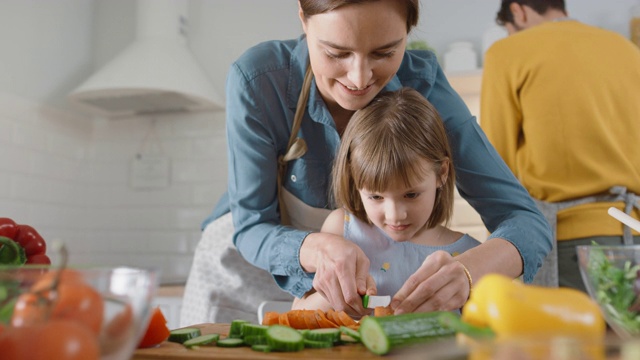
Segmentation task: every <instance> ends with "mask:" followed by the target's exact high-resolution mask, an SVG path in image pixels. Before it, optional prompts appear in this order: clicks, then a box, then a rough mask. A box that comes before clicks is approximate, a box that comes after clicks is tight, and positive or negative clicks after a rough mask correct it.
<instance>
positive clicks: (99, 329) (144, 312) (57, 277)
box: [0, 266, 159, 360]
mask: <svg viewBox="0 0 640 360" xmlns="http://www.w3.org/2000/svg"><path fill="white" fill-rule="evenodd" d="M158 275H159V274H158V273H157V271H155V270H149V269H138V268H130V267H116V268H72V269H64V270H62V271H59V270H58V269H53V268H51V267H44V266H24V267H0V348H2V353H3V356H4V355H7V356H9V357H10V358H22V355H24V354H28V356H32V357H33V358H43V359H44V358H51V359H53V358H55V359H86V360H90V359H101V360H121V359H122V360H125V359H130V358H131V356H132V354H133V352H134V351H135V349H136V347H137V345H138V342H139V339H140V338H141V337H142V335H143V332H144V331H145V330H146V327H147V323H148V321H149V315H150V313H151V304H152V300H153V298H154V296H155V292H156V290H157V288H158V278H159V276H158ZM36 353H37V354H36ZM9 354H13V355H9ZM40 354H41V355H42V357H38V356H39V355H40Z"/></svg>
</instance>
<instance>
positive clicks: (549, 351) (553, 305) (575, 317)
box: [461, 274, 606, 360]
mask: <svg viewBox="0 0 640 360" xmlns="http://www.w3.org/2000/svg"><path fill="white" fill-rule="evenodd" d="M461 320H462V321H463V322H464V323H467V324H470V325H473V326H476V327H479V328H489V329H491V330H492V331H493V332H494V333H495V338H494V339H493V340H491V341H486V339H485V340H484V341H479V342H478V341H474V340H473V339H471V338H468V337H464V336H463V339H461V341H462V342H463V343H465V344H466V345H468V346H469V347H470V348H471V352H470V359H472V360H485V359H511V358H518V359H549V358H562V359H578V358H579V359H594V360H595V359H604V358H605V353H604V345H603V344H604V339H605V335H606V323H605V320H604V318H603V316H602V313H601V312H600V309H599V308H598V305H597V304H596V303H595V302H594V301H593V300H592V299H591V298H590V297H589V296H588V295H587V294H585V293H583V292H581V291H578V290H574V289H570V288H549V287H542V286H534V285H525V284H523V283H522V282H519V281H514V280H512V279H510V278H508V277H506V276H503V275H498V274H488V275H485V276H484V277H483V278H482V279H481V280H480V281H479V282H478V284H477V286H476V287H474V289H473V292H472V293H471V297H470V298H469V301H468V302H467V303H466V304H465V306H464V308H463V309H462V317H461ZM511 353H514V354H518V356H516V357H514V356H511V355H514V354H511ZM558 354H564V355H563V356H560V357H559V355H558Z"/></svg>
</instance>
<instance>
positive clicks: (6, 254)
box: [0, 236, 27, 266]
mask: <svg viewBox="0 0 640 360" xmlns="http://www.w3.org/2000/svg"><path fill="white" fill-rule="evenodd" d="M0 245H2V247H0V265H13V266H15V265H24V264H25V263H26V262H27V255H26V253H25V252H24V248H22V246H20V244H18V243H17V242H15V241H13V240H11V239H9V238H8V237H5V236H0Z"/></svg>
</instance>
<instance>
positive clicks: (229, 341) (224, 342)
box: [216, 338, 244, 348]
mask: <svg viewBox="0 0 640 360" xmlns="http://www.w3.org/2000/svg"><path fill="white" fill-rule="evenodd" d="M216 345H218V346H219V347H225V348H230V347H240V346H243V345H244V341H243V340H242V339H239V338H226V339H220V340H218V342H217V343H216Z"/></svg>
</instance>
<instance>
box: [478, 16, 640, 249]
mask: <svg viewBox="0 0 640 360" xmlns="http://www.w3.org/2000/svg"><path fill="white" fill-rule="evenodd" d="M481 95H482V97H481V106H480V123H481V126H482V128H483V130H484V131H485V132H486V134H487V136H488V138H489V140H490V141H491V142H492V143H493V145H494V146H495V147H496V149H497V150H498V152H499V153H500V155H501V156H502V158H503V159H504V160H505V161H506V163H507V165H509V167H510V168H511V170H512V171H513V172H514V173H515V174H516V176H517V177H518V179H519V180H520V181H521V182H522V184H523V185H524V186H525V188H526V189H527V190H528V191H529V193H530V194H531V195H532V196H533V197H534V198H537V199H540V200H543V201H548V202H559V201H566V200H570V199H576V198H581V197H585V196H590V195H596V194H603V193H606V192H607V191H608V189H609V188H610V187H612V186H614V185H620V186H626V187H627V188H628V191H630V192H633V193H636V194H640V49H638V48H637V47H636V46H634V45H633V44H632V43H631V42H630V41H628V40H627V39H625V38H624V37H622V36H621V35H619V34H616V33H614V32H611V31H607V30H603V29H599V28H596V27H592V26H588V25H585V24H582V23H580V22H578V21H573V20H569V21H558V22H547V23H544V24H541V25H538V26H535V27H533V28H530V29H527V30H524V31H521V32H519V33H517V34H514V35H511V36H509V37H507V38H505V39H502V40H500V41H498V42H496V43H495V44H494V45H493V46H492V47H491V48H490V49H489V50H488V51H487V53H486V56H485V61H484V71H483V78H482V93H481ZM612 205H615V206H616V207H618V208H620V209H622V208H623V204H622V203H614V204H611V203H598V204H587V205H581V206H579V207H574V208H571V209H567V210H564V211H562V212H560V213H559V214H558V233H557V238H558V240H566V239H575V238H581V237H587V236H598V235H621V234H622V225H621V223H620V222H618V221H617V220H615V219H613V218H612V217H610V216H609V215H608V214H607V208H608V207H609V206H612ZM633 215H634V217H636V218H638V217H639V216H640V212H638V211H634V213H633Z"/></svg>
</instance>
